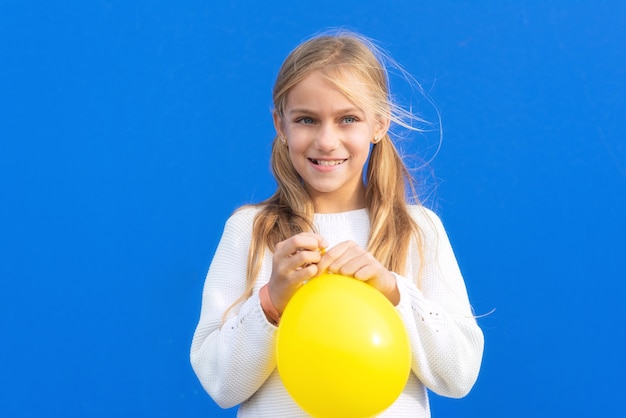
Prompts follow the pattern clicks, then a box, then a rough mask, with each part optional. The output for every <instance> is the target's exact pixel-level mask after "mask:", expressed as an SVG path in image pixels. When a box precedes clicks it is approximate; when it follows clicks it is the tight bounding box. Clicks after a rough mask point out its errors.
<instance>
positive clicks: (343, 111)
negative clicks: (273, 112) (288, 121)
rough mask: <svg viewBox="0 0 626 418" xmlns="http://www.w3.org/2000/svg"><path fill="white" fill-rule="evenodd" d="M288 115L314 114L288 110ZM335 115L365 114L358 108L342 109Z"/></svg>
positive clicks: (312, 112)
mask: <svg viewBox="0 0 626 418" xmlns="http://www.w3.org/2000/svg"><path fill="white" fill-rule="evenodd" d="M287 113H288V114H289V115H294V114H296V115H297V114H305V115H315V114H316V112H314V111H312V110H310V109H306V108H299V107H297V108H294V109H291V110H289V112H287ZM335 113H336V114H341V115H345V114H351V113H365V112H364V111H363V110H361V109H359V108H358V107H346V108H343V109H338V110H337V111H335Z"/></svg>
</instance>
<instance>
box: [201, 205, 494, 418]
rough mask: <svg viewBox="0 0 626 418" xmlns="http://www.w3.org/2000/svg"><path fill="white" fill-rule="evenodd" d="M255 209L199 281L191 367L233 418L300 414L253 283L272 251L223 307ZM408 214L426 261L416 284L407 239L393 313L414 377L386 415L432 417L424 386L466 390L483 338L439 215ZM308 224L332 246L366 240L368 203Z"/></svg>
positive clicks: (229, 229)
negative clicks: (247, 291)
mask: <svg viewBox="0 0 626 418" xmlns="http://www.w3.org/2000/svg"><path fill="white" fill-rule="evenodd" d="M257 211H258V209H257V208H253V207H247V208H244V209H241V210H239V211H237V212H235V213H234V214H233V215H232V216H231V217H230V218H229V219H228V221H227V223H226V226H225V229H224V233H223V235H222V238H221V240H220V243H219V245H218V247H217V251H216V253H215V256H214V258H213V261H212V263H211V267H210V268H209V272H208V274H207V277H206V282H205V285H204V292H203V298H202V309H201V314H200V321H199V323H198V326H197V329H196V332H195V335H194V337H193V342H192V345H191V364H192V366H193V369H194V371H195V372H196V375H197V376H198V379H199V380H200V382H201V383H202V386H203V387H204V388H205V389H206V391H207V392H208V393H209V395H210V396H211V397H212V398H213V400H214V401H215V402H216V403H217V404H218V405H220V406H221V407H223V408H229V407H233V406H235V405H240V407H239V410H238V416H239V417H271V418H278V417H285V418H294V417H306V416H307V414H306V413H305V412H304V411H302V410H301V409H300V408H299V407H298V406H297V405H296V404H295V403H294V401H293V400H292V399H291V397H290V396H289V394H288V393H287V391H286V390H285V387H284V386H283V384H282V382H281V380H280V377H279V375H278V372H277V370H276V358H275V342H276V331H277V328H276V327H274V326H273V325H272V324H270V323H269V322H268V321H267V319H266V317H265V314H264V313H263V310H262V309H261V305H260V302H259V296H258V291H259V288H260V287H261V286H263V285H264V284H265V283H267V281H268V280H269V277H270V273H271V268H272V254H271V253H270V252H269V251H266V254H265V258H264V260H263V265H262V267H261V271H260V273H259V276H258V279H257V281H256V285H255V288H254V293H253V295H252V296H251V297H250V298H249V299H247V300H246V301H245V302H243V303H242V304H241V305H240V306H239V307H238V308H237V309H234V310H233V311H231V312H232V315H230V317H229V318H228V319H227V320H226V322H224V323H222V315H223V313H224V311H225V310H226V309H227V308H228V307H229V306H230V305H231V304H232V303H233V302H234V301H235V300H236V299H237V298H238V297H239V296H240V295H241V294H242V293H243V292H244V288H245V282H246V264H247V261H246V260H247V255H248V248H249V245H250V239H251V234H252V222H253V219H254V216H255V214H256V213H257ZM410 212H411V215H412V216H413V218H414V219H415V220H416V221H417V224H418V225H419V226H420V228H421V229H422V231H423V234H424V238H425V240H424V244H425V245H424V247H425V248H424V250H425V254H424V255H425V258H424V263H425V265H424V266H423V270H422V274H423V276H422V278H421V283H420V288H419V289H418V287H417V286H416V282H417V273H418V268H419V263H420V261H419V256H418V250H417V244H416V242H413V244H412V245H411V248H410V250H409V257H410V260H409V262H408V264H407V265H408V267H407V272H406V274H405V275H404V276H400V275H397V274H396V278H397V281H398V288H399V291H400V303H399V304H398V305H397V307H396V309H397V311H398V313H399V314H400V316H401V318H402V320H403V322H404V325H405V327H406V329H407V332H408V335H409V339H410V341H411V352H412V365H411V369H412V373H411V375H410V377H409V380H408V383H407V385H406V387H405V389H404V391H403V393H402V394H401V395H400V397H399V398H398V399H397V401H396V402H395V403H394V404H393V405H392V406H391V407H390V408H389V409H387V410H386V411H385V412H384V413H382V414H381V415H380V416H382V417H429V416H430V410H429V405H428V396H427V390H426V388H428V389H430V390H432V391H433V392H435V393H437V394H440V395H442V396H448V397H455V398H459V397H463V396H465V395H466V394H467V393H468V392H469V391H470V389H471V388H472V386H473V385H474V382H475V381H476V378H477V376H478V371H479V369H480V364H481V360H482V353H483V334H482V332H481V330H480V328H479V327H478V325H477V324H476V320H475V319H474V317H473V314H472V310H471V308H470V304H469V301H468V297H467V292H466V289H465V284H464V282H463V277H462V276H461V273H460V271H459V267H458V265H457V262H456V259H455V256H454V253H453V252H452V248H451V246H450V243H449V240H448V237H447V235H446V232H445V230H444V228H443V225H442V224H441V221H440V220H439V218H438V217H437V216H436V215H435V214H434V213H433V212H431V211H430V210H428V209H425V208H423V207H421V206H410ZM314 223H315V226H316V228H317V231H318V232H319V233H320V235H322V236H323V237H324V238H325V239H326V240H327V241H328V244H329V247H328V248H332V247H333V246H334V245H336V244H338V243H340V242H343V241H347V240H352V241H354V242H356V243H357V244H358V245H361V246H363V247H366V245H367V237H368V232H369V217H368V213H367V210H365V209H360V210H355V211H350V212H345V213H334V214H316V215H315V219H314Z"/></svg>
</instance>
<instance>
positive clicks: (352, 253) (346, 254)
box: [318, 241, 363, 274]
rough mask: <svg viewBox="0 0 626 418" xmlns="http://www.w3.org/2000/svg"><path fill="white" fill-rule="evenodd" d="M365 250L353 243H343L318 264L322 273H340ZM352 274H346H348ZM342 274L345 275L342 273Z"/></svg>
mask: <svg viewBox="0 0 626 418" xmlns="http://www.w3.org/2000/svg"><path fill="white" fill-rule="evenodd" d="M362 252H363V250H362V249H361V248H360V247H359V246H357V245H356V244H355V243H353V242H351V241H345V242H342V243H340V244H338V245H336V246H334V247H333V248H331V249H330V250H328V251H326V253H325V254H324V255H323V256H322V259H321V260H320V262H319V263H318V268H319V269H320V271H328V272H330V273H340V272H341V271H340V270H341V267H342V266H343V265H344V264H345V263H347V262H348V261H349V260H351V259H352V258H354V257H356V256H358V254H360V253H362ZM348 273H350V272H346V273H345V274H348ZM341 274H344V273H343V272H341Z"/></svg>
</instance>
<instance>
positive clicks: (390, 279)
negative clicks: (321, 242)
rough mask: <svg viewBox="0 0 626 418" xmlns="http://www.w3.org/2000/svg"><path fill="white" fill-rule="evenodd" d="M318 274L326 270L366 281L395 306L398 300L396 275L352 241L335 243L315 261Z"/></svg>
mask: <svg viewBox="0 0 626 418" xmlns="http://www.w3.org/2000/svg"><path fill="white" fill-rule="evenodd" d="M317 269H318V271H319V273H318V275H319V274H322V273H323V272H325V271H326V270H328V272H329V273H338V274H341V275H344V276H350V277H354V278H355V279H357V280H361V281H364V282H367V283H368V284H370V285H371V286H372V287H374V288H375V289H377V290H378V291H379V292H381V293H382V294H383V295H385V297H386V298H387V299H389V301H390V302H391V303H392V304H393V305H394V306H395V305H397V304H398V303H399V302H400V293H399V291H398V285H397V282H396V277H395V276H394V275H393V274H392V273H391V272H390V271H389V270H387V269H386V268H385V266H383V265H382V264H381V263H380V262H379V261H378V260H376V258H374V256H373V255H372V254H371V253H369V252H368V251H367V250H365V249H363V248H361V247H359V246H358V245H357V244H356V243H354V242H352V241H345V242H342V243H341V244H338V245H336V246H335V247H333V248H331V249H330V250H328V251H326V253H325V254H324V255H323V256H322V257H321V260H320V261H319V262H318V263H317Z"/></svg>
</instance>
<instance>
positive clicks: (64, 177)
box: [0, 0, 626, 417]
mask: <svg viewBox="0 0 626 418" xmlns="http://www.w3.org/2000/svg"><path fill="white" fill-rule="evenodd" d="M330 26H342V27H346V28H349V29H354V30H357V31H361V32H363V33H364V34H366V35H368V36H370V37H373V38H374V39H376V40H378V41H379V43H380V44H381V45H382V46H383V47H384V48H386V49H387V50H388V51H390V52H391V54H392V55H393V56H394V57H395V58H396V59H397V60H398V61H400V62H401V63H402V64H403V65H404V66H405V67H406V68H407V69H408V70H409V71H410V72H411V73H413V74H414V75H415V76H416V77H417V79H418V80H419V81H420V82H421V83H422V84H423V86H424V88H425V89H426V90H427V91H428V92H429V94H430V96H431V97H432V99H433V100H434V102H435V103H436V104H437V106H438V108H439V110H440V111H441V114H442V119H443V130H444V137H443V143H442V147H441V150H440V151H439V153H438V154H437V155H436V156H435V155H434V154H435V149H436V145H437V139H438V138H437V134H436V133H434V134H428V135H425V136H424V137H417V138H416V142H415V143H413V144H411V143H404V144H403V145H402V146H403V148H404V149H405V151H406V152H407V153H409V154H410V153H419V154H420V155H421V156H422V157H423V158H425V159H427V160H430V159H432V158H433V157H434V159H432V162H431V164H430V168H431V169H432V170H433V171H434V175H432V173H431V172H430V171H423V172H422V173H419V174H418V175H419V176H420V178H423V179H425V180H427V181H428V184H429V185H430V186H429V187H426V188H425V189H424V191H425V193H426V194H425V201H426V203H427V204H428V205H429V206H431V207H434V208H435V209H436V210H437V212H438V213H439V214H440V215H441V217H442V218H443V221H444V224H445V225H446V227H447V230H448V232H449V235H450V237H451V240H452V243H453V245H454V247H455V250H456V252H457V255H458V259H459V262H460V264H461V266H462V269H463V272H464V274H465V277H466V282H467V285H468V288H469V292H470V297H471V299H472V302H473V305H474V307H475V309H476V311H477V313H479V314H480V313H487V312H489V311H491V310H492V309H493V308H495V312H494V313H492V314H491V315H489V316H487V317H485V318H483V319H480V324H481V326H482V328H483V329H484V332H485V336H486V350H485V358H484V363H483V369H482V372H481V375H480V377H479V380H478V382H477V384H476V386H475V388H474V390H473V391H472V392H471V394H470V395H469V396H468V397H466V398H465V399H462V400H449V399H444V398H439V397H436V396H433V397H432V403H433V406H432V409H433V413H434V416H435V417H437V416H438V417H451V416H455V417H527V416H535V417H553V416H576V417H592V416H609V415H610V414H612V412H611V411H613V410H616V409H617V410H622V409H623V407H622V401H621V399H623V391H624V389H625V386H624V383H623V382H624V374H625V372H626V363H625V358H626V326H624V317H625V316H626V309H625V307H624V306H625V304H624V299H625V297H626V285H625V283H624V282H625V279H626V277H625V276H626V275H625V273H624V268H623V260H624V256H625V254H626V244H625V243H624V233H625V232H626V228H625V226H626V223H625V221H624V214H625V213H626V193H625V192H626V139H625V137H624V135H625V132H626V121H625V115H626V103H625V100H624V92H625V91H626V64H625V62H624V59H625V57H626V55H625V53H626V3H624V2H621V1H617V0H615V1H598V2H596V1H572V0H567V1H565V0H563V1H558V0H553V1H542V2H540V1H536V2H534V1H521V0H519V1H501V2H500V1H458V2H451V1H440V2H431V1H422V0H412V1H408V0H407V1H393V0H381V1H376V0H368V1H351V2H344V1H337V0H316V1H314V2H296V1H284V2H273V1H258V2H254V1H235V0H231V1H226V0H224V1H215V2H210V1H176V2H175V1H169V2H168V1H160V2H159V1H148V0H146V1H121V0H107V1H89V2H79V1H74V2H72V1H54V0H52V1H45V2H44V1H39V2H37V1H17V0H14V1H11V0H2V1H0V107H1V108H0V140H1V148H0V179H1V181H0V198H1V204H0V222H1V223H0V227H1V230H0V279H1V281H2V282H1V283H2V290H1V291H0V361H1V365H0V367H1V368H0V387H1V390H0V416H3V417H38V416H52V415H53V414H54V415H58V416H66V417H84V416H90V417H110V416H121V417H131V416H150V417H173V416H189V417H192V416H194V417H196V416H197V417H200V416H216V417H217V416H224V417H233V416H234V415H235V410H227V411H222V410H220V409H219V408H218V407H217V406H216V405H215V404H214V403H213V402H212V401H211V399H210V398H209V397H208V395H207V394H206V393H205V392H204V391H203V390H202V388H201V387H200V385H199V383H198V382H197V380H196V379H195V376H194V375H193V372H192V370H191V367H190V366H189V361H188V349H189V344H190V341H191V336H192V333H193V330H194V327H195V325H196V321H197V319H198V315H199V309H200V297H201V289H202V283H203V280H204V275H205V273H206V270H207V268H208V266H209V263H210V260H211V257H212V253H213V251H214V249H215V247H216V245H217V242H218V239H219V236H220V234H221V231H222V227H223V223H224V221H225V219H226V218H227V217H228V215H229V214H230V213H231V212H232V211H233V210H234V209H235V208H236V207H237V206H239V205H241V204H244V203H247V202H253V201H258V200H261V199H263V198H265V197H267V196H268V195H269V194H270V193H271V192H272V191H273V188H274V183H273V180H272V178H271V175H270V173H269V169H268V161H267V160H268V156H269V150H270V145H269V144H270V141H271V139H272V136H273V127H272V123H271V117H270V108H271V87H272V84H273V81H274V77H275V74H276V72H277V70H278V67H279V65H280V64H281V62H282V59H283V58H284V57H285V55H286V54H287V53H288V52H289V51H290V50H291V49H292V48H293V47H294V46H295V45H296V44H298V43H299V42H300V41H301V40H302V39H303V38H305V37H307V36H309V35H311V34H313V33H315V32H317V31H319V30H321V29H324V28H326V27H330ZM402 88H403V87H402V86H400V87H398V90H397V91H398V93H399V94H400V95H401V96H402V95H405V97H408V95H409V93H408V92H407V91H404V90H402ZM417 107H418V110H419V111H420V112H421V113H422V114H423V115H424V116H425V117H427V118H429V119H431V120H433V116H434V113H433V109H432V106H430V105H429V104H428V103H427V102H425V101H419V102H417ZM418 144H419V145H418Z"/></svg>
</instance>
